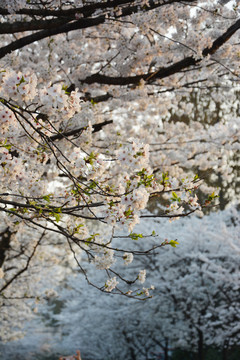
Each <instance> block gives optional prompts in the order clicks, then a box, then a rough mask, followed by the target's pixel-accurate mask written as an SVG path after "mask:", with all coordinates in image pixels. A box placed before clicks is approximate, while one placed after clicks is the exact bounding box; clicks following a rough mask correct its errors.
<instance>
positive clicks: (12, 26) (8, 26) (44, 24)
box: [0, 17, 76, 34]
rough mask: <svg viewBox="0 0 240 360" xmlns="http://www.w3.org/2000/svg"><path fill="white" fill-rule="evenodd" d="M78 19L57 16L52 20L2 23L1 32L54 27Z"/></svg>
mask: <svg viewBox="0 0 240 360" xmlns="http://www.w3.org/2000/svg"><path fill="white" fill-rule="evenodd" d="M72 20H76V19H75V18H73V17H65V18H62V17H61V18H57V19H51V20H34V21H15V22H13V23H9V22H4V23H0V34H13V33H17V32H23V31H32V30H41V29H45V30H46V29H53V28H55V27H56V26H61V25H63V24H66V23H68V22H69V21H72Z"/></svg>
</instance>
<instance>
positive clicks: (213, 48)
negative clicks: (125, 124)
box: [80, 19, 240, 85]
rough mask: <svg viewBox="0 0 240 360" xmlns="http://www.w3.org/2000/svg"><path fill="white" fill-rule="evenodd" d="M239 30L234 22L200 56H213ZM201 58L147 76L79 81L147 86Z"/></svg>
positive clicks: (189, 59) (98, 77) (105, 77)
mask: <svg viewBox="0 0 240 360" xmlns="http://www.w3.org/2000/svg"><path fill="white" fill-rule="evenodd" d="M239 28H240V19H239V20H238V21H236V22H235V23H234V24H233V25H232V26H230V28H228V30H227V31H226V32H225V33H223V34H222V35H221V36H219V37H218V38H217V39H216V40H215V41H214V42H213V44H212V46H211V47H210V48H205V49H203V51H202V54H203V56H204V57H206V56H208V55H213V54H214V53H215V52H216V51H217V50H218V49H219V48H220V47H221V46H222V45H224V43H226V42H227V41H228V40H229V39H230V38H231V36H233V35H234V33H235V32H236V31H237V30H239ZM201 60H202V59H201V58H199V59H195V58H194V57H193V56H188V57H186V58H184V59H182V60H180V61H178V62H176V63H175V64H172V65H170V66H168V67H163V68H160V69H159V70H157V71H155V72H150V73H147V74H141V75H135V76H127V77H123V76H116V77H112V76H106V75H102V74H99V73H96V74H93V75H91V76H89V77H87V78H86V79H81V80H80V81H81V82H82V83H86V84H93V83H99V84H107V85H133V84H138V83H139V82H140V80H144V81H146V82H147V83H148V84H150V83H152V82H153V81H154V80H156V79H157V80H159V79H163V78H166V77H168V76H171V75H173V74H176V73H178V72H180V71H182V70H183V69H185V68H188V67H190V66H196V65H197V64H199V63H200V62H201Z"/></svg>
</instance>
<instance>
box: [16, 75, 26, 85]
mask: <svg viewBox="0 0 240 360" xmlns="http://www.w3.org/2000/svg"><path fill="white" fill-rule="evenodd" d="M25 82H26V81H25V79H24V77H23V76H22V77H21V79H20V81H19V83H17V84H16V86H19V85H21V84H22V83H25Z"/></svg>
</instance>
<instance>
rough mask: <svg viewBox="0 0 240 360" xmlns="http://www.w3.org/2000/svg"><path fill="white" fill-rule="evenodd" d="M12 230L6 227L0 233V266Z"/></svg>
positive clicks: (8, 244)
mask: <svg viewBox="0 0 240 360" xmlns="http://www.w3.org/2000/svg"><path fill="white" fill-rule="evenodd" d="M11 235H12V232H11V231H10V230H9V228H6V229H5V230H4V231H3V232H1V233H0V267H2V265H3V262H4V259H5V255H6V251H7V250H8V249H9V247H10V241H11Z"/></svg>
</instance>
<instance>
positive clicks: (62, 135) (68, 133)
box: [50, 120, 113, 141]
mask: <svg viewBox="0 0 240 360" xmlns="http://www.w3.org/2000/svg"><path fill="white" fill-rule="evenodd" d="M112 123H113V120H106V121H104V122H101V123H99V124H94V125H92V127H93V133H95V132H98V131H100V130H102V128H103V127H104V126H106V125H108V124H112ZM86 128H87V126H85V127H82V128H78V129H74V130H69V131H66V132H64V133H58V134H56V135H53V136H51V137H50V139H51V140H52V141H55V140H61V139H64V138H65V137H68V136H74V135H78V134H81V133H82V132H83V130H86Z"/></svg>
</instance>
